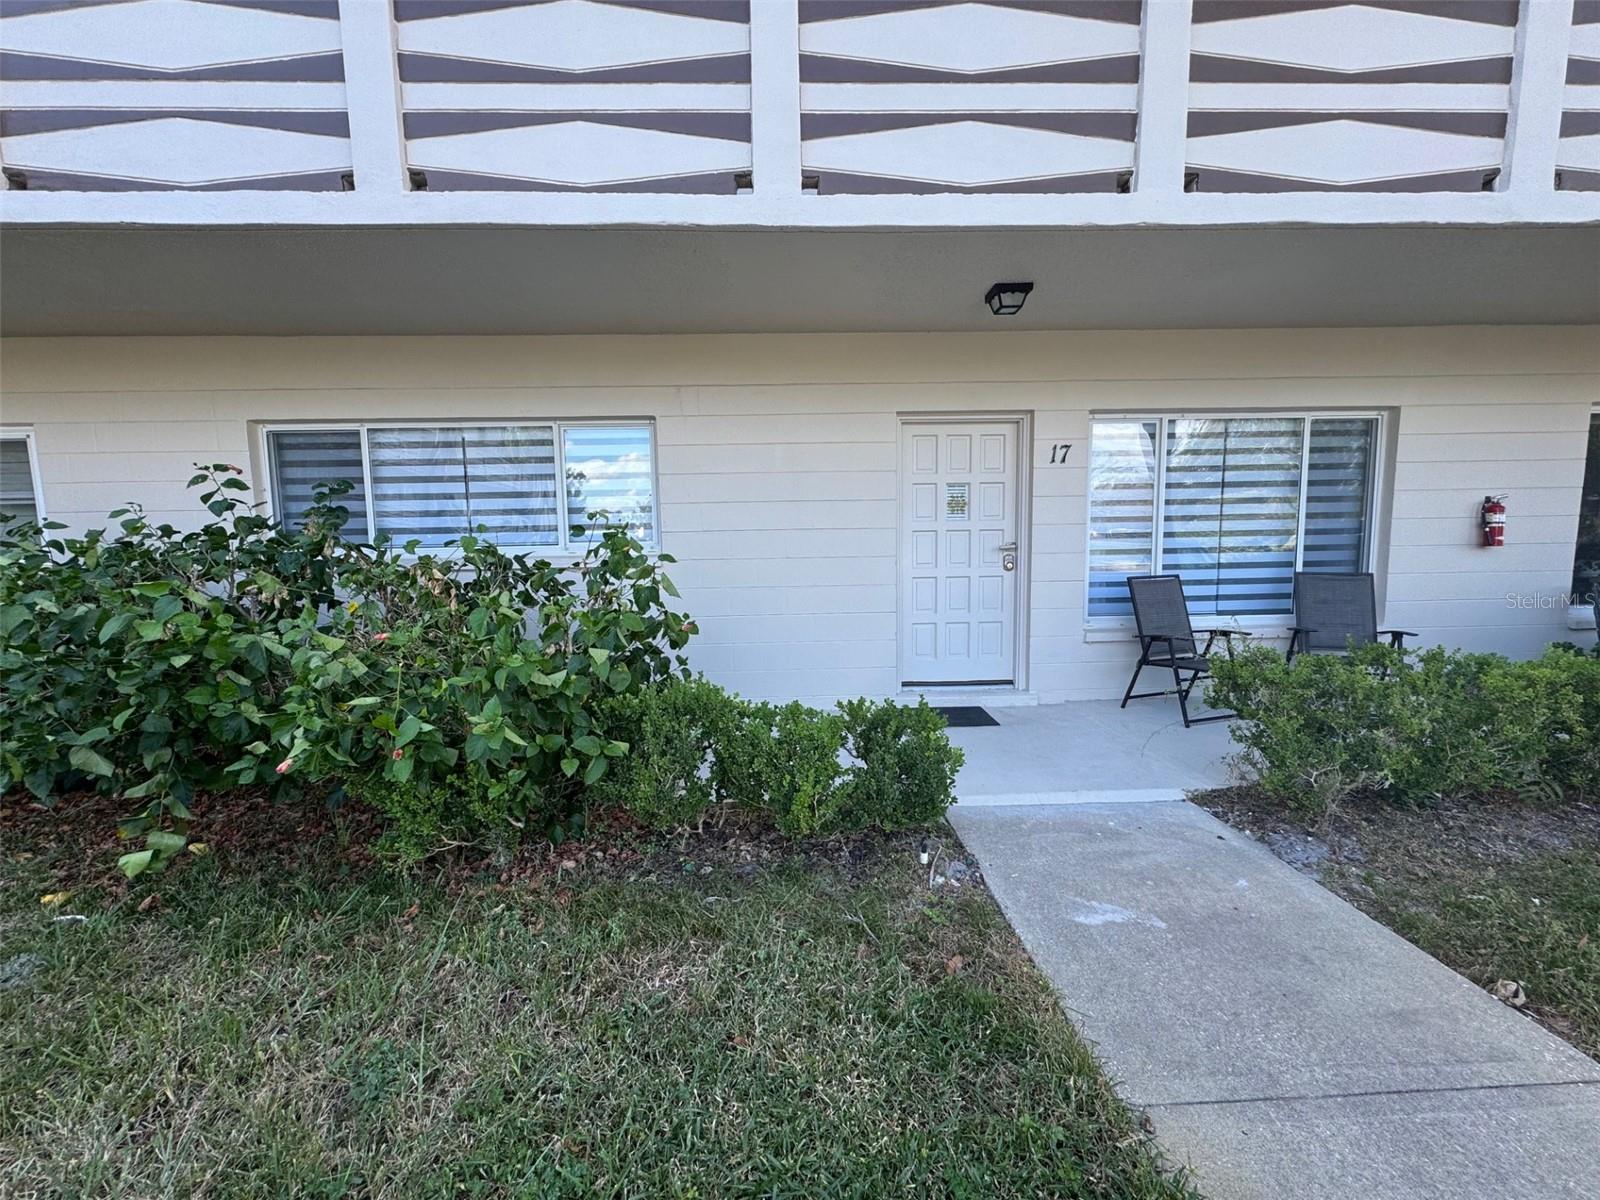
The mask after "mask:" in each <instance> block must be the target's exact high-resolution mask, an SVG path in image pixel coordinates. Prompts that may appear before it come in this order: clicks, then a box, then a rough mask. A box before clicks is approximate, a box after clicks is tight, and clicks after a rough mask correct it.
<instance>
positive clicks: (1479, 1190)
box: [951, 802, 1600, 1200]
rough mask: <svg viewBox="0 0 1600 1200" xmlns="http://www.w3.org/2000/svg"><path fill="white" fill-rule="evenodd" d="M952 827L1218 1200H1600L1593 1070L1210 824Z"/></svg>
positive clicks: (1121, 812) (1163, 814)
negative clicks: (1599, 1199) (1598, 1198)
mask: <svg viewBox="0 0 1600 1200" xmlns="http://www.w3.org/2000/svg"><path fill="white" fill-rule="evenodd" d="M951 821H952V823H953V824H954V825H955V827H956V830H957V832H958V833H959V834H960V835H961V840H962V841H963V842H965V843H966V845H967V847H968V848H969V849H970V850H971V851H972V852H973V853H974V854H975V855H976V856H977V858H978V861H979V862H980V863H981V864H982V867H983V872H984V876H985V878H986V879H987V880H988V883H989V887H990V888H991V890H992V891H993V892H994V894H995V896H996V897H997V898H998V899H999V901H1000V905H1001V907H1002V908H1003V909H1004V910H1005V913H1006V915H1007V916H1008V917H1009V918H1010V920H1011V923H1012V924H1013V925H1014V926H1015V927H1016V929H1017V931H1018V933H1020V934H1021V936H1022V940H1023V942H1024V943H1025V944H1026V945H1027V947H1028V950H1029V951H1030V952H1031V953H1032V955H1033V957H1034V959H1035V961H1036V962H1037V963H1038V964H1039V966H1040V967H1041V968H1042V969H1043V970H1044V972H1045V973H1046V974H1047V975H1048V976H1049V977H1050V979H1051V981H1052V982H1053V983H1054V984H1055V986H1056V988H1057V990H1058V991H1059V992H1060V995H1061V997H1062V1001H1063V1003H1064V1005H1065V1006H1066V1007H1067V1009H1068V1011H1069V1014H1070V1015H1071V1016H1072V1019H1073V1020H1074V1022H1075V1023H1076V1024H1077V1025H1078V1027H1079V1028H1080V1029H1081V1030H1082V1031H1083V1033H1084V1034H1085V1035H1086V1036H1087V1037H1088V1038H1089V1039H1090V1040H1091V1041H1092V1042H1094V1043H1095V1044H1096V1046H1097V1049H1098V1052H1099V1053H1100V1055H1101V1057H1102V1059H1103V1060H1104V1062H1105V1063H1106V1066H1107V1069H1108V1070H1109V1072H1110V1074H1111V1075H1112V1078H1113V1079H1114V1080H1115V1081H1116V1082H1117V1085H1118V1088H1119V1090H1120V1092H1121V1094H1122V1095H1123V1097H1124V1098H1125V1099H1127V1100H1128V1101H1129V1102H1130V1103H1132V1104H1134V1105H1137V1106H1140V1107H1143V1108H1145V1109H1146V1110H1147V1111H1148V1112H1149V1115H1150V1117H1151V1119H1152V1121H1153V1122H1154V1124H1155V1131H1156V1135H1157V1138H1158V1139H1159V1141H1160V1142H1161V1144H1162V1145H1163V1146H1164V1148H1165V1149H1166V1150H1167V1151H1168V1153H1169V1154H1170V1156H1171V1157H1172V1159H1173V1161H1174V1162H1175V1163H1187V1164H1189V1165H1190V1166H1191V1167H1192V1168H1193V1170H1194V1172H1195V1177H1196V1182H1197V1183H1198V1184H1199V1186H1200V1188H1201V1189H1202V1191H1204V1192H1205V1193H1206V1195H1207V1196H1209V1197H1211V1198H1212V1200H1236V1198H1246V1197H1248V1198H1250V1200H1256V1198H1260V1200H1324V1198H1329V1200H1331V1198H1333V1197H1338V1198H1340V1200H1344V1198H1352V1200H1353V1198H1356V1197H1360V1198H1361V1200H1390V1198H1394V1200H1398V1198H1401V1197H1404V1198H1406V1200H1421V1198H1423V1197H1426V1198H1428V1200H1468V1198H1475V1197H1484V1198H1485V1200H1490V1198H1492V1200H1560V1198H1567V1197H1572V1198H1577V1197H1583V1198H1584V1200H1592V1198H1593V1197H1595V1196H1596V1195H1600V1064H1597V1063H1595V1061H1594V1060H1592V1059H1590V1058H1588V1057H1586V1056H1585V1055H1583V1054H1580V1053H1579V1052H1578V1051H1577V1050H1575V1049H1573V1048H1572V1047H1571V1046H1569V1045H1568V1044H1567V1043H1565V1042H1563V1041H1561V1040H1560V1039H1559V1038H1556V1037H1554V1036H1553V1035H1551V1034H1549V1033H1546V1032H1545V1031H1544V1030H1543V1029H1541V1028H1540V1027H1539V1026H1538V1025H1536V1024H1534V1023H1533V1022H1532V1021H1531V1020H1529V1019H1528V1018H1526V1017H1523V1016H1521V1015H1520V1014H1518V1013H1516V1012H1514V1011H1512V1010H1511V1009H1509V1008H1506V1007H1505V1006H1504V1005H1502V1004H1500V1003H1499V1002H1498V1001H1496V1000H1494V999H1492V998H1491V997H1489V996H1488V995H1487V994H1485V993H1484V992H1483V991H1482V990H1481V989H1480V988H1478V987H1475V986H1474V985H1472V984H1471V983H1469V982H1467V981H1466V980H1465V979H1463V978H1462V977H1461V976H1459V975H1457V974H1455V973H1454V972H1453V971H1451V970H1449V969H1448V968H1446V967H1444V966H1442V965H1441V964H1440V963H1438V962H1437V961H1435V960H1434V959H1432V958H1430V957H1429V956H1428V955H1426V954H1424V953H1422V951H1420V950H1418V949H1416V948H1415V947H1413V946H1411V945H1410V944H1409V943H1407V942H1405V941H1403V940H1402V939H1401V938H1399V937H1397V936H1396V935H1395V934H1393V933H1391V932H1389V931H1388V930H1387V929H1385V928H1384V927H1383V926H1381V925H1379V924H1377V923H1376V922H1375V921H1372V920H1370V919H1369V918H1367V917H1366V916H1365V915H1363V914H1362V913H1360V912H1359V911H1357V910H1356V909H1355V908H1352V907H1351V906H1350V905H1348V904H1346V903H1345V902H1344V901H1342V900H1340V899H1339V898H1338V897H1337V896H1335V895H1333V893H1331V892H1329V891H1327V890H1326V889H1324V888H1322V887H1321V886H1319V885H1318V884H1317V883H1316V882H1315V881H1313V880H1311V879H1309V878H1306V877H1305V876H1303V875H1300V874H1298V873H1297V872H1295V871H1294V870H1292V869H1291V868H1290V867H1288V866H1287V865H1285V864H1284V863H1282V862H1280V861H1278V860H1277V859H1276V858H1274V857H1273V856H1272V855H1271V854H1270V853H1269V852H1268V851H1267V850H1266V849H1264V848H1263V847H1261V846H1260V845H1258V844H1257V843H1255V842H1254V841H1252V840H1251V839H1250V838H1248V837H1247V836H1245V835H1244V834H1241V833H1237V832H1235V831H1234V830H1232V829H1230V828H1229V827H1228V826H1226V825H1223V824H1222V823H1220V822H1218V821H1216V820H1215V819H1213V818H1212V817H1211V816H1210V815H1209V814H1207V813H1205V812H1203V811H1202V810H1201V809H1199V808H1196V807H1195V806H1194V805H1191V804H1187V803H1182V802H1165V803H1150V804H1117V805H1082V806H1030V807H968V806H966V805H957V806H956V808H955V809H953V810H952V812H951Z"/></svg>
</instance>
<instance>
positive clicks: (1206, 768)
mask: <svg viewBox="0 0 1600 1200" xmlns="http://www.w3.org/2000/svg"><path fill="white" fill-rule="evenodd" d="M988 711H989V714H990V715H991V716H992V717H994V719H995V720H996V721H998V722H1000V723H999V724H998V725H987V726H980V727H976V728H968V729H952V730H950V740H951V741H952V742H954V743H955V744H956V745H957V746H960V747H961V749H962V750H963V751H964V752H965V754H966V756H967V760H966V765H965V766H963V767H962V768H961V773H960V775H958V776H957V777H956V797H957V800H958V801H959V804H960V805H962V806H971V805H995V804H1002V805H1010V804H1106V803H1111V804H1116V803H1149V802H1152V801H1159V800H1181V799H1183V797H1184V795H1185V794H1186V793H1187V792H1190V791H1193V790H1196V789H1201V788H1214V787H1223V786H1224V785H1226V784H1227V783H1228V782H1229V773H1228V766H1227V763H1226V761H1225V759H1226V757H1227V756H1228V755H1230V754H1231V753H1233V751H1234V750H1235V749H1236V747H1235V746H1234V745H1233V742H1232V741H1231V740H1230V739H1229V737H1228V725H1227V722H1225V721H1218V722H1214V723H1212V724H1209V725H1195V726H1193V727H1191V728H1189V729H1185V728H1184V727H1183V720H1182V718H1181V717H1180V716H1179V715H1178V706H1177V703H1176V702H1174V701H1166V700H1135V701H1133V703H1131V704H1129V705H1128V707H1127V708H1125V709H1119V708H1118V707H1117V705H1116V702H1115V701H1113V700H1085V701H1076V702H1073V703H1069V704H1041V705H1036V706H1032V707H1026V708H1021V707H1019V708H1003V707H998V706H996V707H990V708H989V709H988Z"/></svg>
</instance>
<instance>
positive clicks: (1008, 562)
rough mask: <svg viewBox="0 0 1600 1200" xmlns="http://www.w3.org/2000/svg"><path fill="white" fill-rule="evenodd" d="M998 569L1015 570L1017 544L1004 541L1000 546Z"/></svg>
mask: <svg viewBox="0 0 1600 1200" xmlns="http://www.w3.org/2000/svg"><path fill="white" fill-rule="evenodd" d="M1000 569H1001V570H1002V571H1015V570H1016V569H1017V544H1016V543H1015V542H1006V543H1005V544H1004V545H1003V546H1001V547H1000Z"/></svg>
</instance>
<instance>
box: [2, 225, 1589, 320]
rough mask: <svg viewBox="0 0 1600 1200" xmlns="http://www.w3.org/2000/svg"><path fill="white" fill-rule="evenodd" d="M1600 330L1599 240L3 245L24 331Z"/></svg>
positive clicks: (1416, 237)
mask: <svg viewBox="0 0 1600 1200" xmlns="http://www.w3.org/2000/svg"><path fill="white" fill-rule="evenodd" d="M1009 279H1031V280H1034V281H1035V283H1036V285H1037V286H1036V289H1035V291H1034V293H1033V295H1032V296H1031V297H1030V298H1029V300H1028V303H1027V307H1026V308H1025V309H1024V310H1023V312H1022V313H1021V314H1020V315H1018V316H1016V317H1010V318H996V317H994V316H992V315H990V313H989V311H988V309H987V308H986V307H985V306H984V304H983V294H984V291H985V289H987V288H988V286H989V285H990V284H991V283H994V282H995V281H997V280H1009ZM1588 323H1600V228H1597V227H1594V226H1588V227H1584V226H1578V227H1564V228H1526V227H1523V228H1505V227H1499V228H1459V227H1457V228H1441V227H1420V228H1333V229H1330V228H1266V229H1263V228H1256V229H1113V230H1107V229H1070V228H1068V229H1054V230H998V231H996V230H985V231H973V230H963V231H938V230H926V231H905V230H898V231H878V230H849V231H837V230H835V231H797V230H776V231H775V230H736V229H730V230H662V229H648V230H645V229H641V230H617V229H608V230H594V229H508V228H493V229H490V228H457V229H446V228H439V229H425V228H404V229H398V228H368V229H349V228H347V229H303V230H298V231H282V230H262V229H209V230H200V229H189V230H183V229H161V230H155V229H135V228H119V229H106V228H93V229H64V228H25V227H17V226H13V227H11V228H9V229H6V230H4V231H3V232H0V333H4V334H7V335H12V336H42V335H73V334H266V335H287V334H377V333H389V334H450V333H469V334H526V333H679V332H697V333H701V332H741V333H743V332H750V333H755V332H813V331H817V332H821V331H826V332H837V331H875V330H894V331H944V330H1017V329H1141V328H1147V329H1166V328H1229V327H1235V328H1238V327H1243V328H1252V327H1268V326H1382V325H1470V324H1588Z"/></svg>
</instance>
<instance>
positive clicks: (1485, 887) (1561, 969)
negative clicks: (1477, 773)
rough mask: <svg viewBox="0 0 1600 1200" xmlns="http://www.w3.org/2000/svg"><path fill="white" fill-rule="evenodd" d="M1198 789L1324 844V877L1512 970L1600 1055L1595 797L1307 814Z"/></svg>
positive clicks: (1240, 821)
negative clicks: (1307, 817)
mask: <svg viewBox="0 0 1600 1200" xmlns="http://www.w3.org/2000/svg"><path fill="white" fill-rule="evenodd" d="M1202 802H1203V803H1205V804H1206V806H1207V807H1208V808H1210V809H1211V810H1212V811H1213V812H1215V813H1216V814H1217V815H1218V816H1219V817H1221V818H1222V819H1223V820H1226V821H1229V822H1231V823H1232V824H1234V825H1237V826H1239V827H1241V828H1244V829H1248V830H1250V831H1252V832H1255V833H1257V834H1260V835H1263V836H1265V837H1267V839H1268V842H1269V844H1272V845H1274V847H1275V848H1276V849H1278V850H1279V852H1280V853H1281V854H1284V855H1285V856H1288V857H1290V858H1291V859H1293V858H1297V857H1298V858H1302V859H1303V858H1305V857H1307V856H1308V854H1307V852H1308V851H1310V852H1312V854H1311V856H1315V855H1321V854H1323V852H1324V851H1326V852H1327V856H1326V857H1325V858H1323V859H1322V860H1321V861H1320V862H1319V863H1317V864H1316V865H1315V866H1314V867H1313V868H1312V869H1313V870H1314V871H1315V873H1316V874H1317V876H1318V878H1320V879H1321V881H1322V882H1323V883H1324V884H1326V885H1327V886H1328V887H1330V888H1332V889H1333V890H1334V891H1336V892H1338V893H1339V894H1340V895H1342V896H1344V897H1345V898H1346V899H1347V900H1349V901H1350V902H1351V903H1353V904H1355V905H1356V906H1357V907H1359V908H1361V909H1363V910H1364V911H1365V912H1367V913H1368V914H1369V915H1371V916H1372V917H1375V918H1376V919H1377V920H1379V921H1382V922H1383V923H1384V924H1385V925H1387V926H1389V928H1391V929H1393V930H1394V931H1395V932H1396V933H1399V934H1400V935H1401V936H1402V937H1404V938H1406V939H1407V940H1409V941H1411V942H1413V943H1415V944H1416V945H1417V946H1420V947H1421V948H1422V949H1424V950H1426V951H1427V952H1428V953H1429V954H1431V955H1433V956H1434V957H1435V958H1437V959H1439V960H1440V961H1441V962H1443V963H1445V964H1446V965H1448V966H1450V967H1453V968H1454V969H1455V970H1457V971H1459V972H1460V973H1461V974H1463V975H1465V976H1466V977H1467V978H1468V979H1471V980H1472V981H1473V982H1474V983H1477V984H1480V985H1482V986H1483V987H1485V988H1493V987H1494V986H1495V985H1496V984H1497V983H1499V982H1500V981H1501V980H1508V981H1513V982H1517V983H1520V984H1521V985H1522V988H1523V992H1524V994H1525V996H1526V1006H1525V1007H1526V1008H1527V1010H1528V1011H1529V1012H1530V1013H1532V1014H1533V1015H1534V1016H1536V1017H1538V1018H1539V1019H1540V1020H1541V1021H1543V1022H1544V1023H1545V1024H1546V1025H1548V1026H1549V1027H1550V1028H1551V1029H1552V1030H1554V1031H1555V1032H1556V1033H1559V1034H1560V1035H1561V1036H1563V1037H1565V1038H1566V1039H1567V1040H1568V1041H1570V1042H1572V1043H1573V1044H1574V1045H1576V1046H1577V1047H1578V1048H1579V1049H1581V1050H1584V1051H1586V1052H1587V1053H1589V1054H1591V1055H1595V1056H1597V1057H1600V807H1597V806H1595V805H1593V804H1583V803H1579V802H1576V801H1574V802H1571V803H1569V804H1566V805H1561V806H1549V807H1547V806H1542V805H1536V804H1529V803H1520V802H1515V801H1511V802H1499V801H1488V800H1480V801H1472V802H1462V803H1451V804H1447V805H1443V806H1440V807H1438V808H1431V809H1422V810H1415V811H1404V810H1399V809H1394V808H1388V807H1382V806H1377V805H1373V806H1359V807H1358V806H1344V807H1341V808H1339V809H1338V810H1336V811H1335V812H1334V813H1333V814H1332V815H1331V816H1330V817H1329V818H1327V819H1326V820H1325V821H1321V822H1316V823H1312V824H1307V823H1305V822H1302V821H1299V820H1296V819H1295V818H1293V817H1291V816H1289V815H1287V814H1285V813H1284V812H1283V811H1282V809H1281V807H1280V806H1275V805H1273V804H1272V803H1271V802H1270V801H1266V800H1264V799H1261V798H1257V797H1253V796H1252V795H1250V794H1249V793H1248V792H1243V791H1240V792H1219V793H1212V794H1211V795H1210V796H1209V797H1207V798H1205V799H1204V800H1203V801H1202ZM1307 836H1309V837H1310V838H1312V839H1315V840H1314V841H1312V842H1309V843H1307V842H1306V841H1305V838H1306V837H1307Z"/></svg>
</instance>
